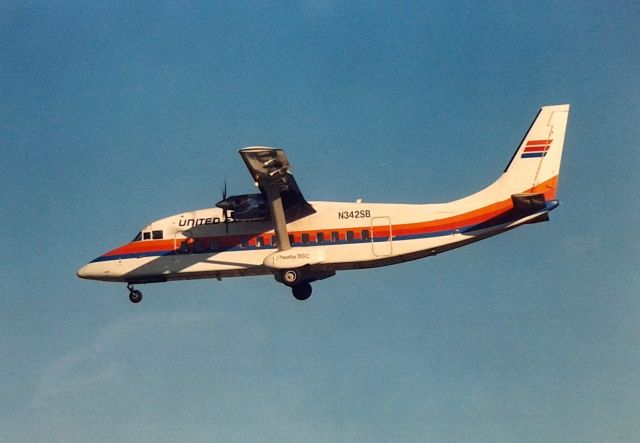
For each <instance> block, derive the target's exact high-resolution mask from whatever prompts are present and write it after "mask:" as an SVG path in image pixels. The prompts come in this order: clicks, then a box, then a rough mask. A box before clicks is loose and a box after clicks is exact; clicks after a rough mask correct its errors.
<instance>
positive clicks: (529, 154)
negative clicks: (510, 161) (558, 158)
mask: <svg viewBox="0 0 640 443" xmlns="http://www.w3.org/2000/svg"><path fill="white" fill-rule="evenodd" d="M545 155H547V153H546V152H527V153H526V154H522V156H521V157H520V158H536V157H544V156H545Z"/></svg>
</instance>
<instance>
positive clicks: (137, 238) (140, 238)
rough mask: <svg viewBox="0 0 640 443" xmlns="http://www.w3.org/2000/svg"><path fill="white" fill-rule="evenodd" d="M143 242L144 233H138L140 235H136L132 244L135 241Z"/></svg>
mask: <svg viewBox="0 0 640 443" xmlns="http://www.w3.org/2000/svg"><path fill="white" fill-rule="evenodd" d="M140 240H142V232H138V234H136V236H135V237H133V240H131V243H133V242H134V241H140Z"/></svg>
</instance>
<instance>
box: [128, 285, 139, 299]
mask: <svg viewBox="0 0 640 443" xmlns="http://www.w3.org/2000/svg"><path fill="white" fill-rule="evenodd" d="M127 289H128V290H129V300H131V303H140V301H141V300H142V292H140V291H138V290H137V289H133V285H132V284H131V283H129V284H127Z"/></svg>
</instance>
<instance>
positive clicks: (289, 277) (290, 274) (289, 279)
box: [282, 269, 300, 286]
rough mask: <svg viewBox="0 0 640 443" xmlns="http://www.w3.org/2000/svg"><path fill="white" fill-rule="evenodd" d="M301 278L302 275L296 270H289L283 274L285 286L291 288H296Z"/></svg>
mask: <svg viewBox="0 0 640 443" xmlns="http://www.w3.org/2000/svg"><path fill="white" fill-rule="evenodd" d="M299 278H300V274H299V273H298V271H296V270H295V269H289V270H288V271H285V272H284V273H283V274H282V280H283V281H284V284H285V285H289V286H294V285H295V284H296V282H297V281H298V279H299Z"/></svg>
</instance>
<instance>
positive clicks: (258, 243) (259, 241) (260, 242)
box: [256, 237, 264, 248]
mask: <svg viewBox="0 0 640 443" xmlns="http://www.w3.org/2000/svg"><path fill="white" fill-rule="evenodd" d="M256 246H257V247H259V248H261V247H263V246H264V238H263V237H258V238H256Z"/></svg>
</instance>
